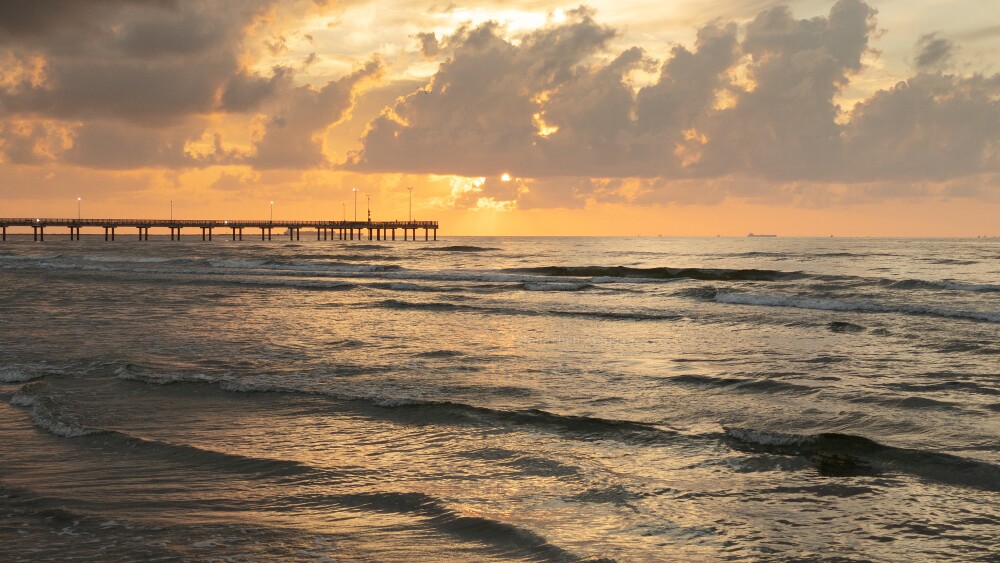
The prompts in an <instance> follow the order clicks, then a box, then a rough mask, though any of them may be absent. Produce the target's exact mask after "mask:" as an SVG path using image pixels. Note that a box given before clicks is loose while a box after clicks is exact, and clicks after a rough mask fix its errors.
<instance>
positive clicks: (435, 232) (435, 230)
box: [434, 229, 438, 240]
mask: <svg viewBox="0 0 1000 563" xmlns="http://www.w3.org/2000/svg"><path fill="white" fill-rule="evenodd" d="M437 239H438V230H437V229H434V240H437Z"/></svg>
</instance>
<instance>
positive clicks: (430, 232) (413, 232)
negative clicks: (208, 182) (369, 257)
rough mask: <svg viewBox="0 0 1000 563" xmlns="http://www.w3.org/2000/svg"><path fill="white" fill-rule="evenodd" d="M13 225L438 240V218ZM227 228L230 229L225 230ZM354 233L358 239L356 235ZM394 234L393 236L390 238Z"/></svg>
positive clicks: (3, 235) (3, 225) (174, 235)
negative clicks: (420, 233) (305, 232)
mask: <svg viewBox="0 0 1000 563" xmlns="http://www.w3.org/2000/svg"><path fill="white" fill-rule="evenodd" d="M10 227H31V230H32V233H33V234H34V238H35V240H36V241H44V240H45V229H46V228H67V229H69V239H70V240H80V231H81V230H83V229H84V228H93V229H104V240H106V241H113V240H115V233H116V231H117V230H118V229H136V232H137V233H138V237H139V240H149V230H150V229H169V230H170V240H181V230H182V229H200V230H201V240H205V241H208V240H212V233H213V232H214V231H215V230H216V229H222V230H223V233H224V234H229V235H231V236H232V239H233V240H234V241H235V240H243V230H244V229H254V230H256V229H260V240H271V236H272V232H273V230H274V229H279V230H280V229H282V228H284V229H285V232H286V233H287V234H288V237H289V240H301V236H302V229H307V230H312V229H315V230H316V240H363V235H364V232H365V231H368V240H396V231H397V230H402V231H403V240H417V231H418V230H421V229H422V230H423V231H424V232H423V235H424V240H431V237H433V240H437V231H438V222H437V221H256V220H254V221H247V220H235V221H234V220H215V219H197V220H194V219H41V218H39V219H4V218H0V240H3V241H6V240H7V234H8V233H7V229H8V228H10ZM226 230H228V231H229V232H226ZM355 235H356V236H357V239H355ZM390 237H391V239H390Z"/></svg>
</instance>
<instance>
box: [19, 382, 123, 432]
mask: <svg viewBox="0 0 1000 563" xmlns="http://www.w3.org/2000/svg"><path fill="white" fill-rule="evenodd" d="M39 385H40V384H39V383H29V384H27V385H25V386H24V387H22V388H20V389H18V391H17V393H14V396H13V397H11V399H10V404H11V405H14V406H17V407H26V408H30V409H31V423H32V424H34V425H35V426H36V427H38V428H40V429H42V430H45V431H46V432H48V433H50V434H53V435H55V436H61V437H63V438H76V437H79V436H88V435H90V434H100V433H103V432H105V431H104V430H101V429H100V428H87V427H85V426H83V425H82V424H80V423H79V422H78V421H77V420H75V419H74V417H72V416H69V415H67V414H66V413H64V412H62V411H61V409H60V406H61V405H59V403H58V402H57V401H56V400H55V399H54V398H53V397H51V396H49V395H44V394H39V391H40V390H41V389H43V387H39Z"/></svg>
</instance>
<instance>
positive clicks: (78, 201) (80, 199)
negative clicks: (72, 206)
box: [76, 197, 83, 222]
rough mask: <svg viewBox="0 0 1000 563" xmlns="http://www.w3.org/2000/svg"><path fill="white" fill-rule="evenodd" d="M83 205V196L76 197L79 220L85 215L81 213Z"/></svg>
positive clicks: (77, 217) (77, 219)
mask: <svg viewBox="0 0 1000 563" xmlns="http://www.w3.org/2000/svg"><path fill="white" fill-rule="evenodd" d="M81 205H83V198H82V197H78V198H76V221H77V222H80V218H81V217H83V215H82V214H81V213H80V206H81Z"/></svg>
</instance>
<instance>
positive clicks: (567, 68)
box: [343, 0, 1000, 206]
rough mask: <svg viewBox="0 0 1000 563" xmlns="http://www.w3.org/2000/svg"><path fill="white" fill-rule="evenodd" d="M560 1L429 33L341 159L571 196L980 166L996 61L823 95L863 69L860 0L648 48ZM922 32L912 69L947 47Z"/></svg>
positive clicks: (463, 201)
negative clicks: (509, 17) (536, 14)
mask: <svg viewBox="0 0 1000 563" xmlns="http://www.w3.org/2000/svg"><path fill="white" fill-rule="evenodd" d="M568 16H569V17H568V19H567V21H565V22H564V23H559V24H556V23H551V22H550V23H549V25H547V26H546V27H544V28H542V29H539V30H536V31H533V32H530V33H525V34H522V35H519V36H514V37H507V36H506V35H505V30H504V29H503V28H502V27H500V26H499V25H498V24H496V23H492V22H487V23H485V24H482V25H479V26H476V27H471V28H463V29H461V30H459V31H458V32H457V33H455V34H454V35H452V36H449V37H445V38H443V39H442V40H441V41H437V40H436V38H435V45H437V46H443V47H444V48H445V49H446V52H447V54H449V55H450V57H449V58H448V59H447V60H445V61H444V62H443V63H441V65H440V67H439V68H438V70H437V72H436V74H435V75H434V76H433V78H432V79H431V81H430V83H429V84H428V85H427V86H425V87H423V88H421V89H418V90H416V91H414V92H413V93H411V94H409V95H407V96H404V97H402V98H400V99H399V100H398V101H397V102H396V103H395V104H394V105H393V107H391V108H390V109H387V110H386V111H385V112H384V113H383V114H382V116H380V117H378V118H376V119H375V120H373V121H372V122H371V124H370V127H369V129H368V131H367V132H366V134H365V136H364V137H363V139H362V143H363V146H362V148H361V149H360V150H358V151H357V152H354V153H352V154H351V155H350V157H349V158H348V159H347V161H346V162H345V163H344V164H343V167H344V168H346V169H350V170H357V171H366V172H417V173H420V172H423V173H436V174H454V175H460V176H464V177H469V178H475V177H483V178H488V179H489V178H495V177H498V176H499V175H500V174H501V173H502V172H505V171H509V172H511V173H512V174H514V175H515V176H519V177H522V178H528V179H530V180H528V181H526V183H525V189H523V190H519V191H516V192H510V193H508V192H502V191H501V192H499V193H498V194H492V195H491V194H489V193H488V192H490V190H491V189H492V188H495V187H496V186H494V185H493V184H492V183H491V182H492V181H491V180H490V181H487V182H486V183H484V184H482V185H481V186H477V189H476V190H474V193H473V191H472V190H470V191H469V193H466V194H465V195H464V196H463V197H462V198H457V199H456V204H457V205H460V206H469V205H471V204H472V203H474V202H475V201H478V200H477V199H476V198H478V197H480V196H481V197H489V198H493V199H495V200H497V201H510V202H512V204H515V203H517V202H518V201H523V202H527V201H528V199H529V198H531V202H532V203H531V204H532V205H547V204H551V205H559V204H560V202H562V204H563V205H574V203H573V202H577V201H580V200H582V199H586V198H587V197H597V198H600V197H609V194H611V193H612V192H613V191H614V188H613V184H614V182H613V180H614V179H616V178H617V179H627V178H646V179H649V180H650V181H649V182H647V183H645V184H643V183H642V182H640V183H638V184H636V183H634V182H633V183H631V184H629V186H630V187H628V186H626V185H624V184H622V185H619V186H618V189H626V188H627V189H634V190H636V193H647V192H648V193H655V192H657V191H659V190H666V189H679V190H680V193H686V192H685V191H686V190H688V188H686V187H684V186H689V185H694V184H693V183H692V184H687V183H684V182H685V181H686V180H692V181H694V182H695V183H696V182H697V181H702V180H709V179H717V180H719V181H717V182H714V183H713V185H714V186H715V188H713V191H712V194H711V195H707V194H705V195H704V197H702V199H706V200H707V201H717V200H718V199H719V198H720V197H724V196H725V194H728V193H734V194H739V193H741V192H743V193H748V191H749V188H747V187H746V186H749V185H754V186H763V185H767V184H768V183H782V184H784V183H787V184H789V185H794V184H796V183H799V184H801V185H809V186H823V185H833V184H839V183H857V182H865V181H869V180H870V179H871V176H872V169H873V165H872V161H873V159H877V160H878V162H879V164H878V168H879V172H878V174H879V177H880V178H882V179H885V180H899V181H903V180H912V179H915V178H924V179H927V180H934V181H942V180H946V179H953V178H956V177H960V176H964V175H975V174H984V173H990V172H992V171H996V169H997V145H998V135H1000V113H998V112H1000V108H998V102H997V96H998V92H997V83H998V82H1000V75H993V76H992V77H989V76H958V75H954V76H952V75H945V74H941V73H940V72H937V73H929V72H926V71H925V72H921V73H919V74H917V75H915V76H913V77H912V78H910V79H909V80H907V81H906V82H904V83H902V84H901V85H900V86H897V87H896V88H893V89H890V90H883V91H878V92H876V93H875V94H874V95H872V96H871V97H870V98H868V99H866V100H864V101H862V102H861V103H859V104H857V105H856V106H855V107H854V108H841V107H840V106H838V105H837V103H836V100H837V97H838V94H840V93H841V92H842V91H843V90H844V89H845V88H846V87H847V86H848V85H849V84H850V81H851V79H852V77H854V76H855V75H857V74H858V73H859V72H861V71H862V70H863V69H864V64H863V61H864V56H865V54H866V53H867V52H868V51H869V48H870V47H869V42H870V40H871V37H872V35H873V33H874V31H875V16H876V11H875V10H874V9H873V8H872V7H871V6H869V5H868V4H867V3H865V2H863V1H861V0H840V1H839V2H837V3H836V4H834V5H833V6H832V8H831V9H830V11H829V13H828V14H827V15H826V16H824V17H814V18H810V19H797V18H795V17H794V16H793V14H792V12H791V11H790V10H789V9H788V8H787V7H778V8H772V9H768V10H765V11H763V12H761V13H759V14H758V15H757V16H756V17H755V18H753V19H752V20H750V21H749V22H748V23H746V24H745V25H743V26H742V27H741V26H738V25H737V24H735V23H727V22H715V23H713V24H710V25H707V26H704V27H703V28H701V29H700V30H699V31H698V35H697V39H696V41H695V43H694V45H693V46H692V47H691V48H688V47H685V46H680V45H678V46H675V47H673V48H672V49H671V51H670V52H669V53H668V56H667V57H666V59H665V60H664V61H663V62H662V63H656V62H655V61H654V60H653V59H652V58H651V57H650V54H647V53H646V52H644V51H643V50H642V49H641V48H639V47H632V48H628V49H625V50H624V51H620V52H617V53H615V52H609V45H610V42H609V40H610V39H611V38H613V37H615V36H616V31H615V30H614V29H611V28H609V27H606V26H603V25H601V24H600V23H598V22H597V20H596V18H595V14H594V13H593V12H592V11H590V10H588V9H585V8H584V9H580V10H577V11H574V12H571V13H570V14H569V15H568ZM921 45H922V54H921V57H918V60H919V62H920V64H921V65H923V66H924V67H931V66H933V67H937V68H939V67H940V66H941V65H942V64H943V63H945V62H946V61H947V59H948V58H949V57H950V55H951V53H952V52H953V50H954V49H953V46H952V45H951V43H950V42H947V41H944V40H940V39H937V38H936V37H934V36H926V37H925V38H924V39H922V41H921ZM654 56H655V54H654ZM651 68H652V69H656V70H658V76H657V78H656V80H655V82H653V83H652V84H648V85H645V86H642V87H636V86H635V85H634V82H633V79H632V76H634V74H635V73H636V72H648V71H649V70H651ZM546 178H548V179H555V178H560V179H561V182H563V184H564V185H565V184H566V183H567V182H568V183H569V184H570V185H574V186H575V187H574V188H573V190H572V195H571V196H569V197H570V200H571V201H570V202H569V203H567V200H566V197H567V192H566V191H562V192H561V195H560V196H559V197H553V198H546V197H544V196H540V195H539V193H540V191H542V190H544V189H546V188H544V187H542V186H541V185H533V182H537V181H539V180H543V179H546ZM568 178H598V179H600V178H603V179H605V180H607V181H606V182H604V183H603V184H602V183H600V182H572V181H569V180H567V179H568ZM741 178H742V179H743V180H741ZM750 179H753V180H754V181H753V182H749V181H748V180H750ZM758 180H759V181H758ZM546 183H547V184H549V185H552V184H554V182H546ZM549 189H554V188H549ZM761 189H763V188H761ZM688 193H689V197H691V198H695V194H694V192H693V189H692V190H688ZM786 193H788V192H787V191H786ZM809 193H810V194H812V195H810V198H811V199H812V200H814V201H820V200H821V199H822V198H817V196H816V195H815V194H816V190H815V189H812V188H811V189H810V190H809ZM633 195H634V194H633ZM474 196H475V197H474ZM505 197H511V198H513V199H509V200H505V199H504V198H505ZM650 197H653V198H654V199H655V197H654V196H650ZM699 197H700V196H699ZM695 199H697V198H695Z"/></svg>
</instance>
